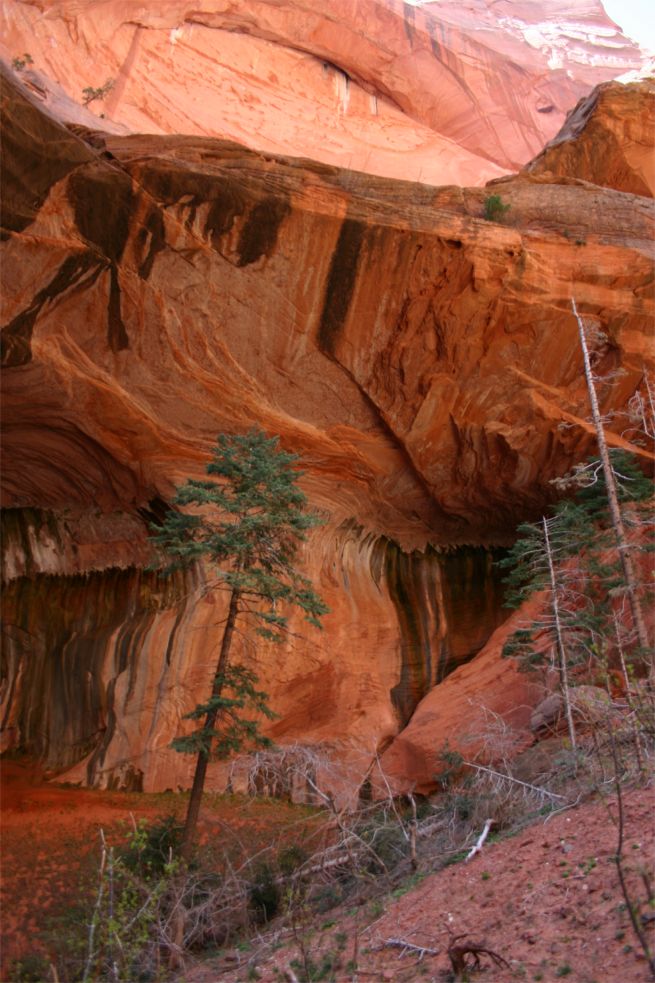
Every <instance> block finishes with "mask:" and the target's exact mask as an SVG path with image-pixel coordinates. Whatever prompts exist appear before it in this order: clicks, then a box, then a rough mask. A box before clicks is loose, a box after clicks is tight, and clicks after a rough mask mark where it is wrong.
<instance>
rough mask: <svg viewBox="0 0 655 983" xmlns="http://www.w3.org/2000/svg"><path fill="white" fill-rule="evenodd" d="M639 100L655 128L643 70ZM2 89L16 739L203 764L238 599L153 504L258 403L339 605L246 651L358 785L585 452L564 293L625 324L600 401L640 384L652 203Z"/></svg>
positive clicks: (478, 630)
mask: <svg viewBox="0 0 655 983" xmlns="http://www.w3.org/2000/svg"><path fill="white" fill-rule="evenodd" d="M630 91H631V92H634V93H635V95H634V99H635V105H637V104H638V105H639V107H640V108H639V114H642V113H643V125H644V126H645V127H646V126H648V125H651V124H650V123H649V122H648V120H647V114H648V112H649V106H652V98H651V96H652V85H649V84H648V83H642V84H639V85H636V86H634V87H632V88H631V90H630ZM2 100H3V104H2V108H3V112H2V121H3V127H4V131H5V132H4V139H3V148H4V153H5V163H4V177H5V179H4V181H3V194H4V199H3V239H4V243H3V263H2V272H3V277H4V298H5V303H4V327H3V329H2V342H3V349H2V355H3V366H4V369H3V385H2V398H3V426H4V442H5V443H4V446H5V451H4V461H5V465H4V469H3V482H4V488H3V495H4V498H3V503H4V505H5V506H6V507H7V512H6V513H5V521H6V522H7V533H6V535H5V543H6V544H7V550H6V557H5V567H4V569H5V575H6V577H7V580H8V581H10V582H11V583H10V587H9V588H8V589H7V590H6V591H5V604H6V606H7V617H6V623H7V625H8V626H9V634H8V638H9V640H10V645H9V646H8V655H7V656H6V659H7V661H6V665H5V670H4V690H3V695H4V698H5V704H4V710H3V713H4V723H5V729H6V737H7V744H8V745H9V746H23V747H28V748H30V749H33V750H36V751H38V753H39V754H40V755H42V756H43V757H44V758H45V759H46V761H47V762H48V763H49V766H50V767H52V768H55V769H64V768H69V769H72V770H69V772H68V774H69V776H70V777H71V778H75V779H76V780H81V781H87V782H89V783H92V784H100V785H121V784H122V785H124V786H130V787H143V788H149V789H156V788H167V787H172V788H174V787H177V786H178V785H184V784H186V782H187V781H188V773H189V767H190V766H189V765H188V763H186V762H185V761H184V760H183V759H181V758H180V756H178V755H176V754H175V753H174V752H171V751H170V750H169V749H168V745H169V742H170V740H171V738H172V737H173V736H174V735H175V733H176V732H177V731H178V729H179V726H180V725H179V718H180V716H181V713H182V712H184V711H186V710H188V709H189V708H191V707H193V706H194V705H195V703H196V702H197V701H198V698H199V696H204V693H205V691H206V686H207V681H208V679H209V678H210V675H211V671H212V666H213V662H214V658H215V651H216V641H217V638H218V637H219V636H220V621H221V617H222V613H223V612H222V607H221V601H220V598H217V597H216V596H215V595H212V594H207V593H206V591H205V590H204V589H203V587H204V573H203V571H194V572H192V573H191V574H189V578H188V579H187V580H184V581H180V580H177V581H176V580H173V581H171V580H170V579H168V580H167V579H165V578H163V577H162V575H161V573H160V572H156V571H151V572H148V571H145V570H144V567H145V566H146V565H147V563H148V558H149V551H148V546H147V542H146V538H147V523H148V522H149V521H151V520H152V519H153V518H156V517H157V515H158V514H160V513H161V510H162V509H165V508H166V507H167V502H168V501H169V500H170V498H171V495H172V492H173V488H174V486H175V484H176V483H179V482H181V481H182V480H184V479H186V478H187V477H201V476H202V475H203V474H204V466H205V463H206V461H207V459H208V455H209V451H210V448H211V446H212V444H213V442H214V440H215V436H216V433H217V432H219V431H221V430H228V431H234V430H242V429H245V428H247V427H248V426H250V425H252V424H253V423H256V424H258V425H260V426H263V427H264V428H265V429H267V430H268V431H269V432H271V433H277V434H279V435H280V437H281V440H282V443H283V445H284V446H285V447H286V448H289V449H291V450H294V451H296V452H298V453H299V454H301V455H302V458H303V468H304V470H305V472H306V474H305V476H304V478H303V487H304V488H305V490H306V492H307V494H308V496H309V498H310V501H311V502H312V504H313V506H314V507H315V508H317V509H318V510H319V511H320V512H321V514H322V516H323V517H324V519H325V524H324V525H323V526H322V527H321V528H319V529H317V530H316V531H315V532H314V533H313V534H312V538H311V540H310V542H309V543H308V544H307V547H306V550H305V553H304V555H303V567H304V570H305V572H306V573H307V574H308V575H309V576H310V577H312V579H313V580H314V582H315V583H316V586H317V588H318V590H319V591H320V592H321V593H322V594H323V595H324V597H325V599H326V601H327V602H328V604H329V605H330V607H331V609H332V610H331V614H330V615H329V616H328V618H327V619H326V630H325V632H323V633H321V634H319V633H310V632H307V631H305V630H304V629H302V628H301V626H300V625H299V624H297V625H296V624H294V628H295V629H297V630H298V633H299V635H300V637H299V638H298V639H296V640H294V642H293V644H291V643H290V644H289V645H288V646H284V651H280V650H279V649H278V648H277V647H271V646H268V647H267V646H260V645H258V646H257V649H256V650H254V649H253V648H252V647H251V646H250V645H248V644H247V643H244V649H243V657H244V658H246V659H247V660H249V661H250V663H251V664H253V665H254V667H255V668H256V669H257V671H258V673H259V674H260V676H261V679H262V685H263V688H264V689H266V690H267V691H268V692H269V693H270V695H271V703H272V706H273V708H274V709H275V710H276V711H277V712H278V713H279V714H280V718H279V720H278V721H277V722H276V723H275V724H274V725H273V731H272V732H273V734H274V736H275V737H276V739H278V740H280V741H282V742H285V743H297V742H299V741H304V742H309V743H314V744H326V745H328V744H331V745H332V746H334V745H335V744H337V743H339V744H340V746H341V748H342V749H343V748H344V747H345V746H346V745H347V746H348V748H349V752H348V753H349V754H351V758H352V760H353V761H355V760H356V757H357V754H359V755H361V759H357V760H361V761H362V762H363V763H362V764H361V768H360V775H363V774H364V772H365V770H366V767H367V763H368V761H370V755H371V753H372V751H373V749H374V748H375V747H378V746H383V745H384V744H385V743H387V742H388V741H389V739H390V738H391V737H393V735H394V734H395V733H397V731H398V729H399V728H400V727H401V726H402V725H403V724H404V723H405V722H406V721H407V719H408V718H409V716H410V715H411V713H412V711H413V708H414V707H415V706H416V704H417V702H418V701H419V700H420V699H421V698H422V697H423V696H424V695H425V694H426V693H427V692H428V691H429V690H430V689H431V687H433V686H434V684H435V683H436V682H438V681H439V680H440V679H441V678H443V676H444V675H445V673H447V672H449V671H450V670H451V669H452V668H453V667H454V666H455V665H457V664H459V663H466V662H467V661H468V660H469V659H470V658H471V657H472V656H473V655H474V654H475V653H476V652H478V651H479V650H480V649H481V647H482V646H483V645H484V643H485V641H486V639H487V638H488V637H489V635H490V634H491V632H492V631H493V629H494V628H495V627H496V626H497V624H498V623H499V621H500V619H501V618H502V613H501V610H500V598H499V593H498V588H497V584H496V581H495V577H494V574H493V570H492V567H491V559H492V556H491V554H490V552H489V548H491V547H493V546H496V545H500V544H502V543H506V542H507V541H508V540H509V538H510V537H511V535H512V531H513V528H514V526H515V523H516V521H517V520H518V519H519V518H524V517H526V516H528V515H530V514H533V513H535V512H537V511H538V510H539V509H540V508H542V507H543V505H544V502H545V501H547V500H548V499H549V498H550V497H551V496H552V488H551V486H550V484H549V481H550V479H551V478H553V477H555V476H556V475H558V474H560V473H562V472H563V471H565V470H567V469H568V467H569V466H570V465H571V464H572V463H573V462H575V461H578V460H580V459H581V458H583V457H584V456H585V455H586V454H587V453H588V452H589V451H590V450H591V449H592V446H593V438H592V435H591V430H590V426H589V424H588V422H587V415H588V410H587V405H586V394H585V390H584V385H583V381H582V378H581V360H580V355H579V352H578V348H577V340H576V326H575V322H574V320H573V318H572V316H571V313H570V298H571V296H572V295H575V297H576V300H577V302H578V306H579V307H580V309H581V310H582V311H583V312H584V313H585V314H586V315H588V316H589V317H590V318H593V319H594V320H595V321H596V322H597V323H599V324H600V325H601V326H602V328H603V331H604V340H603V342H602V343H599V344H598V345H597V346H596V348H595V351H594V358H595V362H596V368H597V371H599V372H600V373H604V372H605V371H606V370H607V371H610V370H612V373H613V374H612V378H611V381H609V382H608V383H607V384H606V386H605V387H604V389H603V393H602V400H603V407H604V409H605V410H611V409H622V408H623V407H625V406H626V404H627V402H628V400H629V399H630V398H631V396H632V395H633V394H634V392H635V391H636V390H637V389H638V388H639V386H640V385H641V384H642V379H643V372H644V365H645V364H652V362H649V360H652V352H651V351H650V348H649V346H650V340H651V339H650V330H651V326H652V323H653V322H652V318H653V313H654V310H653V308H654V300H653V289H652V288H653V264H652V258H653V208H652V202H651V201H649V200H648V199H646V198H645V197H640V196H637V195H634V194H630V193H628V192H626V191H624V190H614V189H612V188H609V187H601V186H599V185H595V184H594V185H592V184H591V183H589V182H588V181H587V182H575V181H572V180H571V179H570V178H569V177H565V178H562V180H561V181H560V180H559V179H558V178H557V177H556V176H555V175H554V173H552V172H551V173H548V174H547V173H540V174H531V173H530V172H529V171H526V172H523V173H521V174H519V175H517V176H514V177H512V178H505V179H502V180H501V182H500V183H496V184H495V185H494V186H493V188H492V189H489V190H486V191H485V190H482V189H475V188H473V189H470V188H469V189H459V188H434V187H428V186H421V185H417V184H412V183H409V182H399V181H391V180H387V179H384V178H379V177H375V176H370V175H363V174H361V173H354V172H351V171H343V170H339V169H337V168H334V167H328V166H326V165H324V164H318V163H311V162H309V161H299V160H297V159H292V158H286V157H277V156H273V155H270V154H263V153H260V154H258V153H254V152H252V151H249V150H247V149H245V148H243V147H241V146H237V145H235V144H231V143H227V142H225V141H220V140H215V139H209V138H201V137H193V136H191V137H169V136H143V135H140V136H139V135H130V136H120V135H117V134H113V135H110V134H101V133H98V132H95V131H90V130H88V129H86V128H84V127H80V126H79V125H78V126H72V127H71V128H68V129H67V128H65V127H64V126H62V125H61V124H60V123H58V122H57V121H56V120H55V119H54V118H53V117H52V116H50V115H49V114H48V113H47V112H46V111H45V110H44V109H43V107H42V106H40V105H39V104H38V103H37V101H36V100H35V99H34V98H32V97H31V96H29V95H27V94H26V93H25V91H19V90H18V89H17V88H16V87H15V85H14V84H13V83H12V82H11V80H3V92H2ZM640 118H642V117H641V115H638V116H637V120H639V119H640ZM581 138H582V137H581ZM608 169H610V173H611V164H610V162H609V161H608ZM490 191H494V192H496V193H499V194H501V196H502V198H503V199H504V201H505V202H506V203H507V204H509V205H510V206H511V208H510V211H509V212H508V213H506V216H505V218H504V219H503V220H502V222H498V221H490V220H488V219H486V218H485V217H484V213H485V199H486V198H487V196H488V195H489V194H490ZM617 369H621V372H620V373H618V374H617V373H616V372H614V371H613V370H617ZM611 440H612V442H613V443H615V444H622V445H625V439H624V438H623V437H621V436H620V434H619V433H618V432H617V433H616V434H614V435H611ZM637 451H639V449H638V448H637ZM642 453H643V452H642ZM78 706H79V707H81V708H82V709H81V710H80V712H79V715H78V716H76V713H77V711H76V710H75V709H74V708H75V707H78ZM41 719H42V720H43V725H41V723H37V720H41ZM214 780H215V784H216V785H221V783H222V784H224V783H225V781H226V780H227V776H226V773H225V769H223V770H221V769H220V768H217V769H216V773H215V776H214Z"/></svg>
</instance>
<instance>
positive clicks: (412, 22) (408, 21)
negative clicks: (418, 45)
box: [403, 3, 416, 48]
mask: <svg viewBox="0 0 655 983" xmlns="http://www.w3.org/2000/svg"><path fill="white" fill-rule="evenodd" d="M403 24H404V27H405V34H406V35H407V40H408V41H409V46H410V48H413V47H414V34H415V33H416V7H413V6H412V5H411V3H403Z"/></svg>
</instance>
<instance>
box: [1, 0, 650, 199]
mask: <svg viewBox="0 0 655 983" xmlns="http://www.w3.org/2000/svg"><path fill="white" fill-rule="evenodd" d="M0 25H1V28H2V30H1V31H0V34H1V36H2V38H3V42H4V51H5V54H6V56H7V58H8V59H11V58H12V57H15V56H21V55H22V54H23V52H25V51H27V52H29V53H30V55H31V57H32V59H33V67H32V69H31V70H30V71H28V72H27V73H26V77H28V78H30V79H31V80H32V83H33V85H34V88H35V90H36V91H40V92H41V93H42V95H43V98H46V99H47V100H48V101H50V102H51V103H54V104H56V105H57V107H58V109H59V110H60V111H61V110H63V109H64V108H65V109H66V112H67V114H68V115H67V117H66V118H67V119H71V120H74V121H76V122H85V120H84V118H83V116H81V115H80V114H83V113H85V111H84V110H83V109H82V107H81V105H80V104H81V103H82V101H83V96H82V92H83V89H85V88H87V87H91V88H95V89H98V88H101V87H102V86H103V85H104V83H105V82H106V80H107V79H112V80H113V81H114V87H113V89H112V90H111V92H110V93H109V94H108V95H107V98H106V99H104V100H96V101H94V102H92V103H91V104H90V109H91V110H92V112H95V113H96V115H99V114H100V113H102V115H103V116H104V117H105V118H106V122H103V124H102V126H103V128H107V123H108V122H109V121H113V122H114V123H116V124H119V125H122V126H124V127H126V128H127V129H129V130H130V131H133V132H140V133H160V134H161V133H168V134H171V133H187V134H192V135H196V136H213V137H222V138H224V139H230V140H236V141H238V142H239V143H242V144H245V145H246V146H248V147H252V148H254V149H256V150H262V151H267V152H272V153H283V154H291V155H298V156H302V157H311V158H312V159H315V160H321V161H323V162H326V163H330V164H337V165H339V166H341V167H348V168H350V169H355V170H362V171H366V172H368V173H371V174H378V175H382V176H386V177H395V178H407V179H409V180H414V181H423V182H425V183H429V184H463V185H474V184H482V183H484V181H485V180H488V179H489V178H492V177H494V176H497V175H498V174H500V173H501V172H502V171H506V170H508V169H515V168H517V167H519V166H521V165H522V164H524V163H525V162H526V161H527V160H529V159H530V158H531V157H533V156H534V155H535V154H536V153H538V151H539V150H540V149H541V147H542V146H543V144H544V143H545V142H546V141H547V140H549V139H551V138H552V137H553V136H555V134H556V133H557V131H558V130H559V128H560V126H561V124H562V123H563V121H564V118H565V115H566V113H567V112H568V111H569V109H571V108H572V107H573V106H574V105H575V103H576V102H577V101H578V99H580V98H581V97H582V96H583V95H585V94H587V93H588V91H589V89H590V88H591V87H592V86H593V85H596V84H597V83H599V82H603V81H606V80H607V79H611V78H614V77H615V76H617V75H620V74H622V73H624V72H626V71H629V70H634V69H638V68H639V67H640V65H641V62H642V55H641V52H640V51H639V49H638V47H637V46H636V45H635V44H634V43H633V42H631V41H630V40H628V39H627V38H626V37H625V36H623V35H622V34H621V33H620V31H619V29H618V28H617V27H616V25H615V24H613V23H612V21H610V20H609V19H608V17H607V15H606V14H605V12H604V10H603V8H602V6H601V4H600V3H599V2H598V0H582V2H577V3H575V4H571V3H568V2H562V0H544V2H542V3H534V2H531V3H515V2H512V3H505V2H502V3H498V2H493V3H492V2H491V0H472V2H469V3H466V4H462V3H460V2H459V0H454V2H451V0H445V2H444V0H441V2H439V3H424V4H413V3H404V2H401V0H366V2H363V3H362V2H358V3H353V2H352V0H332V2H331V3H329V4H325V3H324V2H320V0H309V2H307V0H305V2H303V3H298V2H295V0H286V2H285V3H279V2H277V0H239V2H238V3H228V2H225V0H199V2H194V3H189V2H186V0H165V2H164V0H149V2H145V3H138V4H137V3H128V4H125V3H121V2H117V0H86V2H85V3H79V2H77V0H58V2H53V0H47V2H43V0H42V2H39V0H5V3H3V4H2V10H1V11H0ZM49 80H50V81H49ZM52 83H57V84H58V85H59V86H61V89H58V88H56V87H55V88H53V86H52ZM64 93H67V94H68V96H69V97H70V98H71V99H72V100H73V101H74V105H68V106H66V107H64V102H65V99H64V98H62V97H63V96H64ZM89 115H90V114H89ZM86 125H93V123H89V122H88V120H87V121H86Z"/></svg>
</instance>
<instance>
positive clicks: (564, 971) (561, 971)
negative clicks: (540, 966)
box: [555, 963, 573, 976]
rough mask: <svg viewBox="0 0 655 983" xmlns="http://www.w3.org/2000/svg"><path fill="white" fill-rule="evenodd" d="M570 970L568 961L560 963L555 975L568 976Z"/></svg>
mask: <svg viewBox="0 0 655 983" xmlns="http://www.w3.org/2000/svg"><path fill="white" fill-rule="evenodd" d="M572 972H573V970H572V969H571V967H570V966H569V964H568V963H562V965H561V966H558V967H557V969H556V970H555V976H568V975H569V973H572Z"/></svg>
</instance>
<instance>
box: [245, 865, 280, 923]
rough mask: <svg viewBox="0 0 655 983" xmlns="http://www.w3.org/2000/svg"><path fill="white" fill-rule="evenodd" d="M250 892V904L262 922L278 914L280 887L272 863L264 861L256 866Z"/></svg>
mask: <svg viewBox="0 0 655 983" xmlns="http://www.w3.org/2000/svg"><path fill="white" fill-rule="evenodd" d="M249 894H250V906H251V908H253V909H254V913H255V916H256V917H257V918H258V919H260V920H261V921H262V922H268V921H270V920H271V918H273V917H274V916H275V915H276V914H277V912H278V909H279V907H280V888H279V886H278V885H277V883H276V881H275V874H274V872H273V869H272V868H271V865H270V864H267V863H265V862H263V863H261V864H259V865H258V866H257V867H256V868H255V872H254V877H253V880H252V881H251V882H250V892H249Z"/></svg>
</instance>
